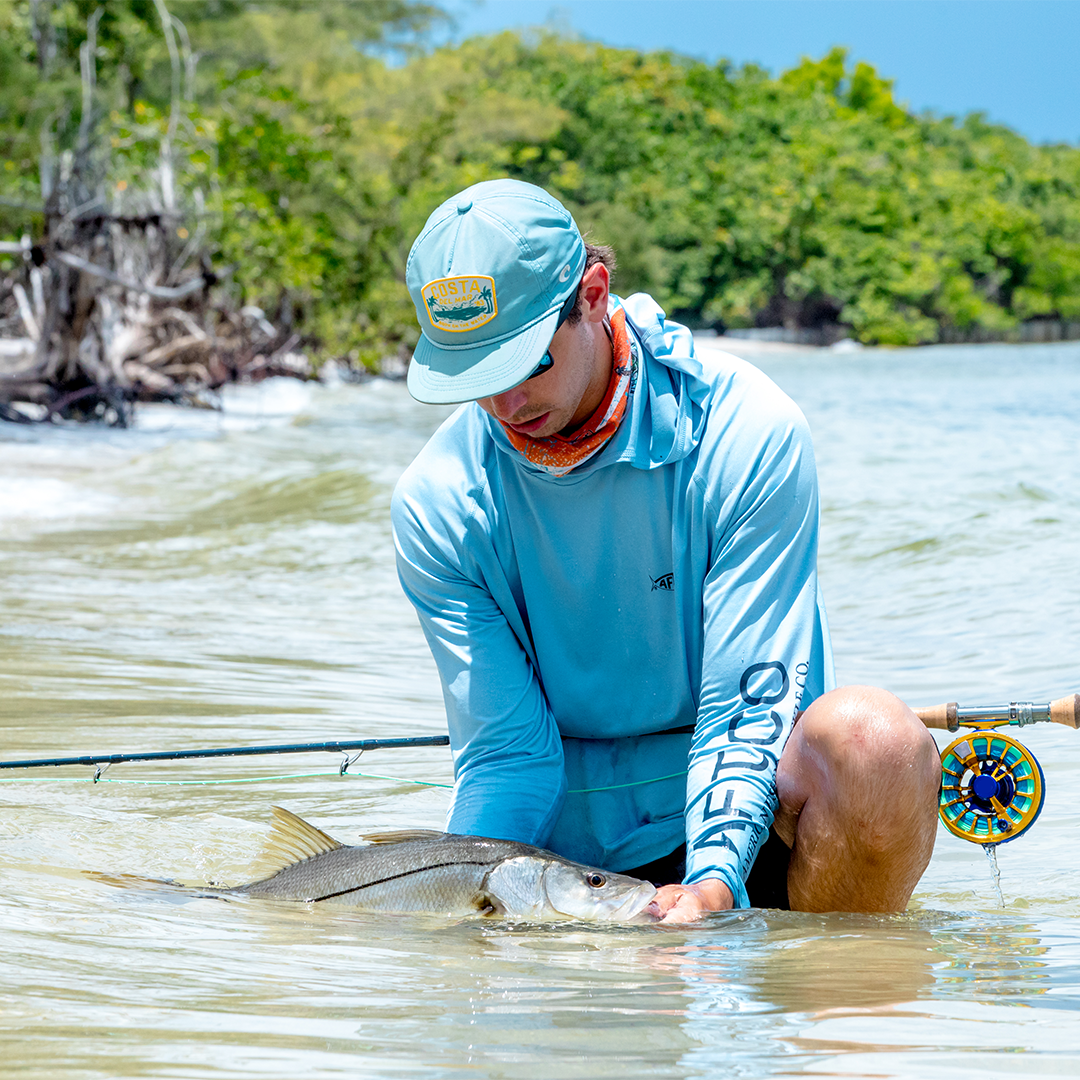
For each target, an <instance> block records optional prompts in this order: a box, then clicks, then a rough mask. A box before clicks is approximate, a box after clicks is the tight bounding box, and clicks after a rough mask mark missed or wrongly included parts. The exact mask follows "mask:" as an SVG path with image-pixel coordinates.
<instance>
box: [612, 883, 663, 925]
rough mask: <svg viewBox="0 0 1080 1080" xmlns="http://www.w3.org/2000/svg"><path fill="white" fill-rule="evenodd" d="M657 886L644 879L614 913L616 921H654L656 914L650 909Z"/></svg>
mask: <svg viewBox="0 0 1080 1080" xmlns="http://www.w3.org/2000/svg"><path fill="white" fill-rule="evenodd" d="M655 896H656V886H655V885H650V884H649V883H648V882H647V881H643V882H642V883H641V885H640V886H639V887H638V888H637V889H635V890H634V891H633V892H632V893H631V894H630V895H629V896H628V897H627V898H626V899H625V900H624V901H623V902H622V903H621V904H620V905H619V906H618V907H617V908H616V909H615V910H614V911H613V912H612V913H611V915H612V920H613V921H615V922H628V923H654V922H656V915H655V913H654V912H652V911H650V910H649V909H650V907H651V905H652V902H653V898H654V897H655Z"/></svg>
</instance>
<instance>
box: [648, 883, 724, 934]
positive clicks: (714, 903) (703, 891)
mask: <svg viewBox="0 0 1080 1080" xmlns="http://www.w3.org/2000/svg"><path fill="white" fill-rule="evenodd" d="M734 906H735V900H734V897H732V895H731V890H730V889H729V888H728V887H727V886H726V885H725V884H724V883H723V882H722V881H721V880H720V879H719V878H705V879H704V880H702V881H696V882H694V884H693V885H661V886H660V888H659V889H657V890H656V896H655V897H653V901H652V903H651V904H650V905H649V909H650V911H652V913H653V914H654V915H656V917H657V918H658V919H659V920H660V922H668V923H685V922H694V921H695V920H697V919H700V918H701V916H702V915H704V914H705V913H706V912H709V911H729V910H730V909H731V908H733V907H734Z"/></svg>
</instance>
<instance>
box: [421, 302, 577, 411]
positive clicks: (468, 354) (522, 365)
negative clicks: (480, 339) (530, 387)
mask: <svg viewBox="0 0 1080 1080" xmlns="http://www.w3.org/2000/svg"><path fill="white" fill-rule="evenodd" d="M558 325H559V308H558V307H556V308H555V309H554V310H553V311H549V312H548V313H547V314H546V315H545V316H544V317H543V318H542V319H539V320H538V321H537V322H535V323H533V325H532V326H529V327H526V328H525V329H524V330H522V331H521V333H520V334H515V335H514V336H513V337H512V338H509V339H508V340H506V341H501V342H499V343H497V344H495V345H481V346H478V347H477V348H475V349H440V348H439V347H438V346H437V345H435V344H434V343H433V342H432V341H431V340H430V339H428V338H427V337H425V336H424V335H423V334H421V335H420V340H419V341H418V342H417V345H416V349H415V350H414V351H413V356H412V361H411V362H410V364H409V374H408V380H407V385H408V387H409V393H410V394H412V396H413V397H414V398H416V400H417V401H423V402H425V403H427V404H429V405H451V404H455V403H457V402H462V401H475V400H476V399H477V398H487V397H495V395H496V394H502V393H505V392H506V391H507V390H509V389H510V388H511V387H513V386H517V385H518V383H520V382H524V381H525V379H527V378H528V377H529V376H530V375H531V374H532V373H533V371H534V370H535V369H536V366H537V364H539V363H540V361H541V360H542V359H543V356H544V353H545V352H547V349H548V345H550V344H551V339H552V338H553V337H554V336H555V331H556V329H558Z"/></svg>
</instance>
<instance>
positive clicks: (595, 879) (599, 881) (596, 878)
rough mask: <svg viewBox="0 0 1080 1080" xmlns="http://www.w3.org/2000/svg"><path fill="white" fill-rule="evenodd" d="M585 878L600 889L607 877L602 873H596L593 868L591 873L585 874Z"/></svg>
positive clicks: (595, 887) (605, 882)
mask: <svg viewBox="0 0 1080 1080" xmlns="http://www.w3.org/2000/svg"><path fill="white" fill-rule="evenodd" d="M585 880H586V881H587V882H588V883H589V884H590V885H591V886H592V887H593V888H594V889H602V888H603V887H604V886H605V885H606V884H607V878H606V877H604V875H603V874H598V873H597V872H596V871H595V870H594V871H593V872H592V873H591V874H586V875H585Z"/></svg>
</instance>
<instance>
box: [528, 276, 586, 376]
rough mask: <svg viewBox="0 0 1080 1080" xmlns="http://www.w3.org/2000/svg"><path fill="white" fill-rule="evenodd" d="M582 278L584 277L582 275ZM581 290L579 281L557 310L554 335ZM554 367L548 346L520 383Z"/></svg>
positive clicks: (573, 306)
mask: <svg viewBox="0 0 1080 1080" xmlns="http://www.w3.org/2000/svg"><path fill="white" fill-rule="evenodd" d="M581 276H582V277H584V276H585V275H584V274H582V275H581ZM580 288H581V282H580V281H579V282H578V283H577V285H576V286H575V287H574V289H573V291H572V292H571V293H570V295H569V296H568V297H567V298H566V299H565V300H564V301H563V306H562V307H561V308H560V309H559V321H558V322H557V323H556V324H555V334H557V333H558V332H559V327H560V326H562V324H563V323H564V322H566V320H567V319H568V318H569V317H570V312H571V311H573V310H574V308H575V307H576V306H577V295H578V289H580ZM555 334H552V335H551V337H552V340H554V338H555ZM554 366H555V361H554V360H552V358H551V346H550V345H549V346H548V351H547V352H546V353H544V355H543V356H541V357H540V363H539V364H537V365H536V367H535V368H533V371H532V374H531V375H526V376H525V378H524V379H522V380H521V381H522V382H528V381H529V380H530V379H535V378H536V376H537V375H543V374H544V372H545V371H549V370H550V369H551V368H552V367H554Z"/></svg>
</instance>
